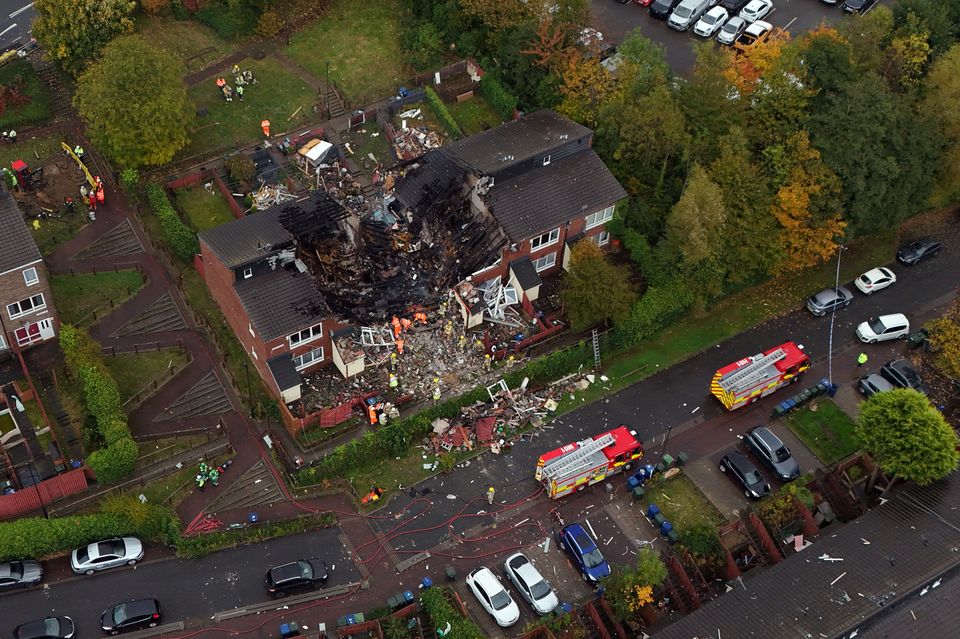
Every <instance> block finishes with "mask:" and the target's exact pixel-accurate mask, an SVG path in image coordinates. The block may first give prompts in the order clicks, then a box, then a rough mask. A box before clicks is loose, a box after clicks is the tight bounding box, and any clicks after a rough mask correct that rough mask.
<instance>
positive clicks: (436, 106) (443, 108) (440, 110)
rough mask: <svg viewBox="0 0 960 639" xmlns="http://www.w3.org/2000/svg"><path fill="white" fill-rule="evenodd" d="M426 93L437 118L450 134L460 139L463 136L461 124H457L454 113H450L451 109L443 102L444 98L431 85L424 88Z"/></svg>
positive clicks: (428, 102) (429, 104)
mask: <svg viewBox="0 0 960 639" xmlns="http://www.w3.org/2000/svg"><path fill="white" fill-rule="evenodd" d="M424 94H425V96H426V99H427V105H428V106H429V107H430V109H431V110H432V111H433V114H434V115H435V116H437V119H438V120H440V124H442V125H443V127H444V128H445V129H446V130H447V133H449V134H450V137H452V138H453V139H454V140H459V139H460V138H462V137H463V131H461V130H460V125H459V124H457V121H456V120H455V119H454V118H453V115H451V114H450V111H448V110H447V105H445V104H444V103H443V100H441V99H440V96H439V95H437V92H436V91H434V90H433V89H432V88H431V87H426V88H425V89H424Z"/></svg>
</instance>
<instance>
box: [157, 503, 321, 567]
mask: <svg viewBox="0 0 960 639" xmlns="http://www.w3.org/2000/svg"><path fill="white" fill-rule="evenodd" d="M336 522H337V518H336V517H335V516H334V515H332V514H330V513H322V514H319V515H311V516H308V517H300V518H297V519H292V520H289V521H277V522H266V523H263V524H257V525H256V526H254V527H251V528H239V529H237V530H226V531H223V532H214V533H205V534H200V535H193V536H190V537H180V538H178V539H177V540H176V544H175V546H176V549H177V554H178V555H180V556H181V557H185V558H187V559H198V558H200V557H205V556H207V555H209V554H210V553H214V552H217V551H218V550H223V549H225V548H234V547H236V546H241V545H243V544H250V543H256V542H261V541H265V540H267V539H273V538H274V537H283V536H285V535H294V534H297V533H301V532H306V531H308V530H316V529H317V528H329V527H330V526H333V525H334V524H335V523H336Z"/></svg>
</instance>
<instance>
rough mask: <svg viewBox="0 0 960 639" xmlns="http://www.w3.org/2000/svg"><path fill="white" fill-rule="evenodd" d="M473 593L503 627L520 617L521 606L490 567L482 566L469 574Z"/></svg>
mask: <svg viewBox="0 0 960 639" xmlns="http://www.w3.org/2000/svg"><path fill="white" fill-rule="evenodd" d="M466 581H467V585H468V586H469V587H470V590H471V591H473V595H474V596H475V597H476V598H477V601H479V602H480V605H481V606H483V609H484V610H486V611H487V612H488V613H490V616H491V617H493V620H494V621H496V622H497V625H498V626H500V627H501V628H509V627H510V626H512V625H513V624H515V623H517V620H518V619H520V608H519V607H518V606H517V604H516V603H515V602H514V601H513V597H511V596H510V593H509V592H507V589H506V588H504V587H503V584H501V583H500V580H499V579H497V577H496V575H494V574H493V573H492V572H491V571H490V569H489V568H487V567H486V566H480V567H479V568H477V569H476V570H474V571H473V572H471V573H470V574H469V575H467V579H466Z"/></svg>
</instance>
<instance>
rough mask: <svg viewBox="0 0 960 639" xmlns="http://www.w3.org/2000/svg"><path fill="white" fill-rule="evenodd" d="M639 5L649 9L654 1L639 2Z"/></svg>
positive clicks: (641, 0)
mask: <svg viewBox="0 0 960 639" xmlns="http://www.w3.org/2000/svg"><path fill="white" fill-rule="evenodd" d="M637 4H639V5H640V6H641V7H649V6H650V5H651V4H653V0H637Z"/></svg>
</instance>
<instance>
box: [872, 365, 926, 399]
mask: <svg viewBox="0 0 960 639" xmlns="http://www.w3.org/2000/svg"><path fill="white" fill-rule="evenodd" d="M880 374H881V375H883V378H884V379H886V380H887V381H888V382H890V383H891V384H893V385H894V386H899V387H900V388H912V389H914V390H916V391H920V392H921V393H923V394H924V395H929V394H930V388H929V387H927V385H926V384H924V383H923V381H922V380H921V379H920V374H919V373H917V369H915V368H914V367H913V366H912V365H911V364H910V362H908V361H907V360H905V359H895V360H893V361H890V362H887V363H886V364H884V365H883V366H882V367H881V368H880Z"/></svg>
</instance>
